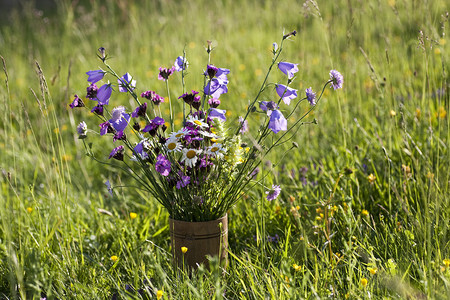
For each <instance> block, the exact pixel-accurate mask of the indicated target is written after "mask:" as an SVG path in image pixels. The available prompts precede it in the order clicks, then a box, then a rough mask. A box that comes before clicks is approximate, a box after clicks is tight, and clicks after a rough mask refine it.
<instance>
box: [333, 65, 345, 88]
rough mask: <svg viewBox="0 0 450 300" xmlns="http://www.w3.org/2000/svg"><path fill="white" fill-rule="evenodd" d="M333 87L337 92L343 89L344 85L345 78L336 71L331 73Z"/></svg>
mask: <svg viewBox="0 0 450 300" xmlns="http://www.w3.org/2000/svg"><path fill="white" fill-rule="evenodd" d="M330 82H331V87H332V88H333V89H335V90H337V89H341V88H342V86H343V84H344V76H342V74H341V73H339V72H338V71H336V70H331V71H330Z"/></svg>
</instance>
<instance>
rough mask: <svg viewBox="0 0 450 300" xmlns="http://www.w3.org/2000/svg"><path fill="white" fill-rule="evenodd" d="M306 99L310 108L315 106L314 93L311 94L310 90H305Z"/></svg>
mask: <svg viewBox="0 0 450 300" xmlns="http://www.w3.org/2000/svg"><path fill="white" fill-rule="evenodd" d="M305 93H306V99H307V100H308V102H309V104H310V105H311V106H313V105H316V93H314V92H313V90H312V88H309V89H306V90H305Z"/></svg>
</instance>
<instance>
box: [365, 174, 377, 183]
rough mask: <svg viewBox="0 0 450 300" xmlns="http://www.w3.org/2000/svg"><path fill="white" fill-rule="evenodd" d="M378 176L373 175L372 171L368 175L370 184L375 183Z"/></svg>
mask: <svg viewBox="0 0 450 300" xmlns="http://www.w3.org/2000/svg"><path fill="white" fill-rule="evenodd" d="M376 179H377V178H376V177H375V175H373V174H372V173H370V175H369V176H367V180H369V183H370V184H373V183H374V182H375V180H376Z"/></svg>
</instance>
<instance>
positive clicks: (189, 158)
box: [181, 148, 202, 168]
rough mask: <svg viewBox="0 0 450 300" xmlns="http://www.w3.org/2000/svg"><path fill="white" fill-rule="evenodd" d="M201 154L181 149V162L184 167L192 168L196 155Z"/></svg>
mask: <svg viewBox="0 0 450 300" xmlns="http://www.w3.org/2000/svg"><path fill="white" fill-rule="evenodd" d="M201 152H202V151H201V150H196V149H186V148H185V149H183V157H182V158H181V162H184V163H185V165H186V166H188V167H191V168H193V167H194V166H195V164H196V163H197V159H198V155H199V154H200V153H201Z"/></svg>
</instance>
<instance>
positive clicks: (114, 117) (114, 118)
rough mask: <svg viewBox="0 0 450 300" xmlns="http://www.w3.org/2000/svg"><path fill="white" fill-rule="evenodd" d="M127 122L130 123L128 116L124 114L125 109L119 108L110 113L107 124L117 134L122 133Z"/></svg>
mask: <svg viewBox="0 0 450 300" xmlns="http://www.w3.org/2000/svg"><path fill="white" fill-rule="evenodd" d="M128 121H130V115H129V114H127V113H126V112H125V107H123V106H119V107H116V108H114V109H113V110H112V111H111V119H110V120H109V123H111V125H112V127H114V129H115V130H116V131H117V132H120V131H123V130H124V129H125V127H127V125H128Z"/></svg>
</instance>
